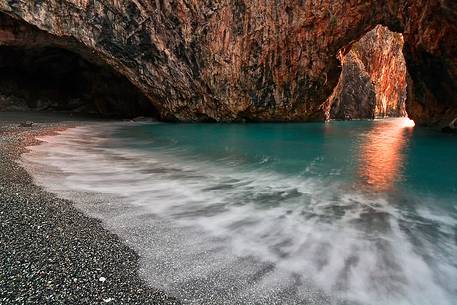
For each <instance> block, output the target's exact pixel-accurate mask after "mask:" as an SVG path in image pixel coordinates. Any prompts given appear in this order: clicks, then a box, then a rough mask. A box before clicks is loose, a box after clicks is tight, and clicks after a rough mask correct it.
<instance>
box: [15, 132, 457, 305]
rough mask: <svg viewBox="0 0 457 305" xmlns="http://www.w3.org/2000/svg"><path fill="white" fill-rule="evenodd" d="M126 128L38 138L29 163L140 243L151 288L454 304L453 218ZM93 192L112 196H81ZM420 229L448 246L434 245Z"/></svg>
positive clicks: (220, 295)
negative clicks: (150, 139) (222, 160)
mask: <svg viewBox="0 0 457 305" xmlns="http://www.w3.org/2000/svg"><path fill="white" fill-rule="evenodd" d="M119 126H122V125H108V124H100V125H97V126H87V127H78V128H73V129H69V130H66V131H64V132H61V133H60V134H59V135H57V136H51V137H43V138H41V140H43V141H44V143H43V144H41V145H39V146H34V147H31V152H30V153H27V154H24V156H23V164H24V165H25V166H26V168H28V169H29V171H31V173H32V174H33V176H34V178H35V179H36V181H37V183H38V184H40V185H43V186H45V187H47V188H48V189H50V190H51V191H54V192H57V193H58V194H60V195H61V196H64V197H65V196H66V197H68V198H71V199H73V200H75V201H77V202H79V203H80V205H79V206H80V207H81V208H83V209H84V210H85V211H86V212H88V213H90V214H91V215H95V216H97V217H100V218H101V219H103V220H104V222H105V224H106V226H107V227H108V228H109V229H111V230H113V231H114V232H115V233H117V234H119V235H120V236H121V237H122V238H124V239H125V240H126V242H127V243H128V244H129V245H130V246H132V247H133V248H135V250H137V251H138V252H139V254H140V256H141V257H142V260H141V263H142V275H143V276H144V277H145V278H146V279H147V280H148V281H149V282H150V283H151V284H152V285H154V286H156V287H159V288H163V289H166V290H169V291H172V292H173V293H175V294H177V295H178V296H179V297H181V298H183V299H187V300H188V301H189V302H190V303H198V302H204V303H214V304H218V303H234V304H236V303H245V302H252V301H253V300H263V299H265V302H267V303H271V302H272V301H275V302H279V303H293V302H299V301H303V300H305V301H306V302H309V303H311V304H328V303H335V304H336V303H340V302H344V300H349V301H350V302H360V303H362V304H383V305H389V304H395V305H397V304H443V305H444V304H455V300H456V299H455V298H456V297H457V285H453V284H455V283H457V266H456V263H457V247H456V243H455V240H456V237H455V234H456V233H455V232H456V231H455V228H456V225H457V220H456V219H455V218H453V217H452V216H445V215H442V214H440V213H439V212H436V211H433V212H431V211H429V210H424V209H419V210H417V211H413V212H417V215H419V216H420V218H422V219H419V218H418V217H417V215H416V214H415V213H413V212H405V211H403V210H399V209H398V207H396V206H395V205H394V204H393V202H392V200H394V199H392V198H388V197H383V196H367V195H366V194H362V193H356V192H354V191H352V190H350V188H348V187H346V186H343V185H341V184H337V183H331V182H329V181H324V180H316V179H307V178H304V177H299V176H295V177H292V176H285V175H280V174H278V173H275V172H268V171H262V170H246V169H243V168H242V167H236V166H233V167H226V166H224V165H221V164H217V163H215V162H211V161H207V162H204V161H201V160H200V161H198V160H197V159H195V158H192V156H190V157H189V156H187V157H186V156H185V155H184V154H182V151H181V150H180V149H176V147H169V148H168V149H162V150H157V151H141V150H134V149H129V148H128V147H127V146H126V145H124V146H123V144H125V143H124V142H123V139H120V138H116V137H113V136H112V135H113V133H114V131H115V130H116V128H118V127H119ZM313 162H314V163H315V162H316V160H314V161H313ZM313 162H312V163H311V164H310V167H312V166H313ZM87 193H89V194H104V195H105V196H106V197H105V199H100V198H99V197H96V196H95V195H94V196H95V197H90V196H89V197H87V196H79V195H75V194H87ZM88 198H92V202H93V203H92V204H88V202H87V201H88ZM437 213H438V214H437ZM424 223H428V224H433V225H435V224H438V227H440V228H441V229H442V230H441V231H440V232H441V234H447V239H446V238H445V237H439V238H440V239H437V240H435V241H433V240H430V238H429V236H428V235H427V234H426V233H424V232H423V231H422V230H423V227H420V226H422V225H424ZM443 228H444V229H443ZM443 230H444V231H443ZM433 234H436V232H435V231H433ZM436 242H438V243H439V249H440V251H443V252H442V253H439V251H436V249H437V245H436ZM265 270H266V271H265ZM228 292H230V293H228Z"/></svg>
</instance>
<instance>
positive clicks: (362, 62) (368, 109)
mask: <svg viewBox="0 0 457 305" xmlns="http://www.w3.org/2000/svg"><path fill="white" fill-rule="evenodd" d="M402 48H403V37H402V35H401V34H398V33H393V32H391V31H389V30H388V29H387V28H386V27H383V26H377V27H376V28H374V29H373V30H371V31H370V32H368V33H367V34H365V35H364V36H363V37H362V38H361V39H360V40H359V41H358V42H356V43H354V44H353V45H352V47H351V49H350V51H349V53H347V54H346V55H344V54H340V59H341V65H342V68H343V69H342V72H341V75H340V80H339V82H338V85H337V86H336V88H335V91H334V92H333V94H332V96H331V97H330V98H329V101H328V103H329V105H328V107H329V117H330V118H332V119H366V118H384V117H401V116H406V110H405V101H406V73H407V72H406V65H405V60H404V57H403V53H402Z"/></svg>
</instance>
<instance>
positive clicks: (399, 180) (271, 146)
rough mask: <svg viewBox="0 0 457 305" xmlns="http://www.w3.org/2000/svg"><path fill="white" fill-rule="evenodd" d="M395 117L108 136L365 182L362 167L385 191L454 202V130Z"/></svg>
mask: <svg viewBox="0 0 457 305" xmlns="http://www.w3.org/2000/svg"><path fill="white" fill-rule="evenodd" d="M402 120H403V119H392V120H384V121H382V120H380V121H351V122H344V121H335V122H330V123H326V124H322V123H308V124H296V123H291V124H274V123H272V124H214V125H213V124H155V125H138V126H134V127H129V128H124V129H120V130H119V131H117V132H116V134H115V136H117V137H121V138H124V139H127V140H129V139H134V141H133V142H131V143H129V145H130V146H132V147H135V148H138V149H145V150H148V149H150V150H154V151H155V150H165V151H167V150H169V149H170V150H176V153H177V154H179V155H180V156H182V157H189V158H192V159H197V160H200V161H212V162H214V163H217V164H219V165H221V166H229V167H240V168H242V169H243V170H265V171H267V170H271V171H274V172H277V173H280V174H284V175H292V176H299V177H319V178H321V179H325V180H329V181H343V182H348V183H355V184H357V183H358V182H360V180H365V182H368V181H366V179H364V177H363V176H364V174H368V172H370V174H373V176H376V177H373V178H375V179H376V178H380V177H383V178H381V179H385V180H389V182H392V183H391V185H390V187H389V191H401V192H412V194H416V195H420V196H423V195H432V196H440V197H441V196H444V197H448V198H449V199H452V198H455V199H456V201H457V141H456V138H455V136H449V135H446V134H442V133H440V132H437V131H436V130H432V129H419V130H415V131H413V128H408V127H403V126H402V123H401V122H402ZM138 140H139V142H136V141H138ZM372 171H373V173H371V172H372ZM386 175H387V176H386ZM381 183H382V184H385V183H386V181H381ZM359 186H360V187H363V186H362V185H359ZM369 189H370V190H372V189H373V188H372V187H370V188H369ZM367 191H369V190H367ZM450 203H452V204H453V203H456V204H457V202H450Z"/></svg>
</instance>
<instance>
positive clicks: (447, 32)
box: [0, 0, 457, 124]
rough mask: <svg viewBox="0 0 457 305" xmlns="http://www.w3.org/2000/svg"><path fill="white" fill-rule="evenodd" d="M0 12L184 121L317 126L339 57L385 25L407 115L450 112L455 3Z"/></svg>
mask: <svg viewBox="0 0 457 305" xmlns="http://www.w3.org/2000/svg"><path fill="white" fill-rule="evenodd" d="M0 11H2V12H4V13H6V14H9V15H11V16H14V17H16V18H19V19H21V20H23V21H25V22H27V23H29V24H32V25H35V26H37V27H38V28H40V29H41V30H43V31H46V32H48V33H51V34H53V35H55V36H56V37H60V38H62V39H64V38H65V39H68V38H71V39H74V40H76V41H78V42H79V43H80V44H82V45H84V46H85V47H86V48H87V49H88V50H89V51H90V52H95V53H96V54H97V56H98V57H100V58H103V60H104V61H105V62H106V63H107V64H109V65H110V66H111V67H113V69H115V70H116V71H118V72H119V73H121V74H122V75H124V76H125V77H127V78H128V79H129V80H130V81H131V82H132V83H133V84H135V86H137V87H138V88H139V89H140V90H141V91H142V92H143V93H144V94H145V95H146V96H147V97H148V98H149V99H150V100H151V101H152V103H153V104H154V106H155V107H156V108H157V109H158V111H159V112H160V114H161V116H162V117H163V118H165V119H176V120H185V121H193V120H209V119H214V120H217V121H231V120H241V119H247V120H267V121H268V120H275V121H278V120H280V121H283V120H288V121H291V120H321V119H323V118H324V110H325V109H324V108H325V107H324V105H325V100H326V99H327V97H328V96H330V94H331V93H332V90H333V88H334V87H335V86H336V84H337V81H338V77H339V75H340V72H341V68H340V67H339V62H338V60H337V58H336V54H337V52H338V51H339V50H340V49H344V48H346V47H347V46H350V45H351V43H352V42H354V41H356V40H358V39H359V38H360V37H362V36H363V35H364V34H365V33H367V32H368V31H370V30H371V29H372V28H373V27H374V26H376V25H377V24H382V25H385V26H387V27H389V29H390V30H392V31H396V32H400V33H403V36H404V40H405V47H404V55H405V59H406V63H407V67H408V72H409V81H408V88H409V89H408V90H409V92H408V101H407V111H408V113H409V115H410V116H411V117H412V118H413V119H414V120H416V121H417V122H418V123H423V124H446V123H447V122H449V121H451V120H452V119H453V118H454V117H456V116H457V93H456V92H457V90H456V86H457V54H456V50H457V40H456V39H455V37H457V35H456V34H457V29H456V27H457V3H455V1H453V0H414V1H393V0H367V1H355V0H350V1H346V0H345V1H325V0H322V1H315V0H292V1H290V0H278V1H266V0H223V1H200V0H194V1H182V0H171V1H149V0H136V1H131V0H119V1H115V2H111V1H99V0H65V1H53V0H50V1H39V2H38V1H34V2H32V1H24V2H22V1H12V0H0ZM2 40H3V39H2Z"/></svg>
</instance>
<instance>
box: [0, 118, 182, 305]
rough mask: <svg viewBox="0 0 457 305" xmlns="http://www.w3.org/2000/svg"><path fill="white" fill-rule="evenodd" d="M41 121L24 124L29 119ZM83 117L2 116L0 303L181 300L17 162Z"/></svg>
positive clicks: (92, 221) (93, 221)
mask: <svg viewBox="0 0 457 305" xmlns="http://www.w3.org/2000/svg"><path fill="white" fill-rule="evenodd" d="M26 119H27V120H31V121H34V122H36V123H34V124H33V125H32V127H20V126H19V123H20V122H22V121H25V120H26ZM81 122H82V121H75V119H73V118H70V117H67V118H65V117H63V116H58V115H38V116H35V117H33V115H31V116H30V115H27V114H11V113H0V226H1V227H0V304H63V303H65V304H178V303H179V302H178V301H177V300H176V299H174V298H172V297H169V296H167V295H166V294H165V293H163V292H161V291H158V290H155V289H153V288H150V287H148V286H147V284H146V283H145V282H144V281H143V280H142V279H141V278H140V277H139V276H138V255H137V254H136V253H135V252H134V251H133V250H132V249H130V248H129V247H128V246H126V245H124V244H123V243H122V241H121V240H120V239H119V238H118V237H117V236H116V235H114V234H112V233H110V232H109V231H107V230H106V229H104V228H103V227H102V225H101V222H100V221H99V220H96V219H93V218H89V217H87V216H85V215H84V214H83V213H82V212H80V211H79V210H77V209H76V208H75V207H74V206H73V204H72V202H71V201H68V200H64V199H60V198H58V197H56V196H55V195H54V194H51V193H49V192H46V191H45V190H44V189H43V188H41V187H38V186H36V185H34V184H33V181H32V178H31V177H30V175H29V174H28V173H27V172H26V171H25V170H24V169H23V168H22V167H21V166H20V165H19V164H18V163H17V162H16V161H15V160H17V159H18V158H19V157H20V155H21V154H22V153H24V152H26V148H25V147H27V146H31V145H36V144H38V143H39V141H38V140H36V139H35V137H36V136H42V135H48V134H52V133H54V132H55V131H57V130H62V129H65V128H68V127H71V126H77V125H79V124H81Z"/></svg>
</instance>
